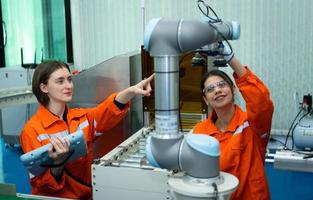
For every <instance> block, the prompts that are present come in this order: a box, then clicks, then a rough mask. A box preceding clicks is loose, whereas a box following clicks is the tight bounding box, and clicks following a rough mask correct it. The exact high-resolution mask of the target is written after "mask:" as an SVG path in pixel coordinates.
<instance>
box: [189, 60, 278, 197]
mask: <svg viewBox="0 0 313 200" xmlns="http://www.w3.org/2000/svg"><path fill="white" fill-rule="evenodd" d="M229 65H230V66H231V68H232V69H233V71H234V75H233V76H234V79H235V82H236V85H237V87H238V88H239V91H240V93H241V94H242V96H243V98H244V100H245V103H246V111H243V110H242V109H241V108H240V107H239V106H238V105H236V104H235V103H234V96H235V93H236V92H237V88H236V86H235V85H234V83H233V82H232V80H231V79H230V78H229V76H228V75H227V74H226V73H224V72H222V71H220V70H212V71H209V72H207V73H206V74H204V76H203V79H202V81H201V91H202V95H203V100H204V101H205V103H206V104H207V105H209V106H210V107H211V108H212V112H211V114H210V115H209V117H208V119H207V120H205V121H203V122H200V123H199V124H197V125H196V126H195V127H194V129H193V133H195V134H197V133H201V134H207V135H210V136H212V137H214V138H216V139H217V140H218V141H219V142H220V148H221V155H220V169H221V170H222V171H225V172H228V173H231V174H233V175H235V176H236V177H237V178H238V179H239V187H238V189H237V190H236V192H234V193H233V194H232V196H231V199H238V200H254V199H258V200H259V199H270V193H269V187H268V183H267V180H266V175H265V170H264V162H265V153H266V146H267V143H268V139H269V134H270V130H271V122H272V115H273V111H274V107H273V103H272V101H271V99H270V94H269V90H268V89H267V88H266V86H265V85H264V84H263V82H262V81H261V80H260V79H259V78H258V77H257V76H256V75H255V74H254V73H253V72H252V71H251V70H250V69H249V68H248V67H246V66H243V65H242V64H241V63H240V61H239V60H238V59H237V58H236V57H232V58H231V60H230V61H229Z"/></svg>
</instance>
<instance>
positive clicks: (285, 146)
mask: <svg viewBox="0 0 313 200" xmlns="http://www.w3.org/2000/svg"><path fill="white" fill-rule="evenodd" d="M301 112H302V109H300V111H299V112H298V114H297V115H296V117H295V118H294V120H293V121H292V123H291V126H290V127H289V130H288V133H287V136H286V139H285V144H284V149H288V148H287V141H288V138H289V134H290V132H291V129H292V128H293V125H294V123H295V121H296V120H297V118H298V117H299V115H300V113H301Z"/></svg>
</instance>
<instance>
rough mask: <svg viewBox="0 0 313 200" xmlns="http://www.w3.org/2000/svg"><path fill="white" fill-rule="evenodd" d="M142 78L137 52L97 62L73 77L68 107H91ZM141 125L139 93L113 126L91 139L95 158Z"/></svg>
mask: <svg viewBox="0 0 313 200" xmlns="http://www.w3.org/2000/svg"><path fill="white" fill-rule="evenodd" d="M141 79H142V75H141V54H140V53H138V52H132V53H128V54H123V55H119V56H116V57H113V58H111V59H109V60H106V61H104V62H102V63H99V64H97V65H95V66H93V67H91V68H89V69H87V70H84V71H82V72H80V73H79V74H78V75H77V76H74V77H73V81H74V85H75V88H74V96H73V100H72V101H71V103H70V106H71V107H95V106H96V105H98V104H99V103H100V102H102V101H103V100H104V99H106V98H107V97H108V96H110V95H111V94H112V93H114V92H119V91H121V90H123V89H125V88H127V87H129V86H131V85H133V84H135V83H137V82H139V81H140V80H141ZM142 126H143V109H142V97H136V98H133V99H132V101H131V108H130V112H128V114H127V116H126V117H125V118H124V119H123V120H122V122H120V123H119V124H118V125H117V126H116V127H115V128H113V129H112V130H110V131H108V132H106V133H104V134H103V136H101V137H100V138H98V139H97V140H96V141H95V143H94V152H95V154H94V157H95V158H99V157H101V156H103V155H104V154H105V153H107V152H108V151H109V150H111V149H113V148H114V147H115V146H117V145H118V144H120V143H121V142H122V141H123V140H125V139H127V138H128V137H129V136H130V135H132V134H133V133H134V132H136V131H137V130H138V129H139V128H140V127H142Z"/></svg>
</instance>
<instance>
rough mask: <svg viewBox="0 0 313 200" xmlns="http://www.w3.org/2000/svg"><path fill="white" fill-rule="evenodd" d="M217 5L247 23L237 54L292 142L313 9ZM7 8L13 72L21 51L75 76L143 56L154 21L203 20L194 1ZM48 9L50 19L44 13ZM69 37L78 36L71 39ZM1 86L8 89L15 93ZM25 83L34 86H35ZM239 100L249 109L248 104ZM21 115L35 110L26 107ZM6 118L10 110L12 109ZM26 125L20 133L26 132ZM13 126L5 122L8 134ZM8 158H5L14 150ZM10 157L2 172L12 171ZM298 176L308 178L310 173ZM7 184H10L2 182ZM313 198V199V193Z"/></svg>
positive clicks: (8, 62)
mask: <svg viewBox="0 0 313 200" xmlns="http://www.w3.org/2000/svg"><path fill="white" fill-rule="evenodd" d="M209 4H210V6H211V7H212V8H213V9H214V10H215V12H216V13H217V14H218V15H219V17H220V18H222V19H223V20H224V21H238V22H239V23H240V25H241V35H240V39H239V40H235V41H231V44H232V46H233V49H234V52H235V55H236V56H237V57H238V58H239V59H240V60H241V62H242V63H244V64H246V65H247V66H249V67H250V68H251V69H252V70H253V71H254V72H255V73H256V74H257V75H258V76H259V77H260V78H261V79H262V80H263V82H264V83H265V84H266V85H267V86H268V88H269V89H270V92H271V97H272V100H273V102H274V106H275V111H274V116H273V123H272V132H271V134H272V135H278V136H285V135H286V134H287V132H288V129H289V128H290V126H291V123H292V121H293V120H294V118H295V116H296V114H297V112H298V111H297V102H296V101H295V97H294V96H295V93H298V94H299V97H300V100H301V98H302V96H303V95H307V94H309V93H313V87H312V85H313V79H312V77H313V70H312V62H313V58H312V55H313V45H312V41H311V40H312V38H313V20H312V19H313V13H312V9H313V2H312V1H310V0H303V1H295V0H285V1H278V0H274V1H273V0H263V1H257V0H250V1H248V0H237V1H231V0H212V1H209ZM1 8H2V20H3V21H4V22H5V26H6V29H5V30H6V38H5V42H6V46H5V53H4V55H5V57H4V58H3V59H2V60H5V67H4V68H3V69H5V70H15V69H18V68H19V66H20V65H21V48H23V59H24V63H31V62H34V60H35V62H36V63H39V62H40V59H41V57H43V58H57V59H60V60H63V61H65V62H69V63H71V68H72V69H77V70H79V71H83V70H88V69H89V68H91V67H93V66H95V65H97V64H99V63H101V62H103V61H105V60H108V59H110V58H112V57H115V56H117V55H121V54H125V53H129V52H134V51H138V52H140V48H141V45H143V34H144V28H145V25H146V24H147V23H148V22H149V21H150V20H151V19H153V18H158V17H164V18H186V19H190V18H192V19H201V18H203V15H202V13H201V12H200V11H199V9H198V7H197V3H196V1H193V0H159V1H153V0H145V1H143V0H118V1H116V0H92V1H83V0H71V1H66V0H65V1H63V0H54V1H49V0H42V1H40V0H1ZM65 8H66V9H65ZM45 9H46V10H47V12H48V13H46V14H43V13H44V12H42V11H43V10H45ZM66 11H67V12H69V11H70V17H69V13H67V16H66V13H65V12H66ZM25 16H27V18H26V17H25ZM52 16H53V17H52ZM49 19H50V20H51V21H49ZM65 19H67V20H69V19H70V21H66V20H65ZM10 20H13V21H10ZM47 23H50V26H49V27H47V25H45V24H47ZM67 26H70V29H69V27H67ZM69 30H70V33H71V35H70V36H69V35H66V34H69ZM49 36H50V37H49ZM66 38H68V39H69V38H70V39H71V41H68V40H66ZM34 52H36V55H37V56H36V58H34ZM112 67H114V66H112ZM225 70H226V71H229V72H230V70H228V69H225ZM27 73H28V72H25V76H27V77H28V76H29V74H27ZM1 77H2V78H3V76H1ZM4 80H7V79H5V78H4ZM0 81H1V84H2V85H1V86H0V87H1V88H5V87H10V85H8V86H6V83H2V82H3V80H0ZM199 81H200V80H199ZM9 82H10V83H11V80H10V81H9ZM12 84H14V83H12ZM25 84H30V83H29V80H26V82H25ZM237 101H238V103H239V104H243V102H242V99H241V98H240V97H238V99H237ZM20 109H25V112H27V109H28V111H29V108H27V107H25V106H21V108H20ZM6 112H9V113H10V110H9V111H6V110H5V109H4V112H3V113H6ZM2 118H3V119H5V116H3V117H2ZM23 120H24V119H20V121H18V123H19V125H18V126H17V127H15V128H16V129H19V128H21V127H22V124H23ZM5 126H6V125H5V124H4V123H3V122H2V128H5ZM2 130H3V129H2ZM2 151H3V152H2V154H4V152H8V151H9V149H3V150H2ZM3 158H4V157H3ZM3 158H2V162H0V166H1V163H2V165H5V160H4V159H3ZM0 161H1V157H0ZM268 171H270V172H271V173H274V172H273V171H272V169H268ZM278 173H281V172H278ZM276 175H277V174H276ZM309 175H310V176H312V175H311V174H309ZM277 176H279V177H282V176H284V175H283V174H281V176H280V174H279V175H277ZM291 176H294V175H293V174H291ZM298 177H299V179H301V180H303V179H306V175H305V174H304V175H303V174H298ZM0 182H4V178H3V177H2V179H1V176H0ZM284 182H285V181H284V180H282V181H281V182H280V183H277V184H283V183H284ZM287 182H288V181H287ZM304 182H305V181H304ZM271 186H272V187H277V185H274V184H272V185H271ZM303 188H304V190H305V189H306V188H307V187H306V186H304V187H303ZM309 188H313V186H312V185H311V186H310V187H309ZM26 190H27V189H26ZM277 190H278V187H277ZM271 192H272V190H271ZM299 192H303V191H299ZM306 194H307V193H306ZM310 195H311V196H310V198H313V193H311V194H310ZM310 198H308V199H310ZM303 199H305V198H303Z"/></svg>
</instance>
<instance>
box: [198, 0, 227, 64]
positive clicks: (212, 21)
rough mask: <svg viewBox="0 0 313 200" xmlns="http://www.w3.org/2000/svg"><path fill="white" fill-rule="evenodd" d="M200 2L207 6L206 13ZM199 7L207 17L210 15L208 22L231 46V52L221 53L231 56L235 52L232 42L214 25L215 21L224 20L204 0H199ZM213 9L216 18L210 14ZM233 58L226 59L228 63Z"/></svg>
mask: <svg viewBox="0 0 313 200" xmlns="http://www.w3.org/2000/svg"><path fill="white" fill-rule="evenodd" d="M200 3H202V4H203V5H204V6H205V7H206V10H207V12H206V13H205V12H204V11H203V9H202V8H201V6H200ZM198 8H199V10H200V11H201V12H202V14H203V15H204V16H206V17H208V18H209V19H210V20H211V21H209V22H208V24H209V25H210V26H211V27H212V28H214V30H216V32H217V33H218V34H219V35H220V36H221V37H222V38H223V40H225V41H226V43H227V45H228V46H229V48H230V53H229V54H220V55H222V56H229V55H231V54H233V48H232V46H231V45H230V43H229V42H228V40H227V39H226V37H225V36H224V35H223V34H222V33H221V32H220V31H219V30H218V29H217V28H216V27H215V26H214V25H213V24H214V23H218V22H222V20H221V19H220V18H219V17H218V15H217V14H216V12H215V11H214V10H213V8H211V7H210V6H209V5H208V4H206V3H205V2H204V1H203V0H198ZM210 10H211V11H212V12H213V14H214V16H215V17H216V19H214V18H212V17H210V16H209V11H210ZM231 59H232V58H230V59H229V60H226V63H228V62H229V61H230V60H231Z"/></svg>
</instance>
